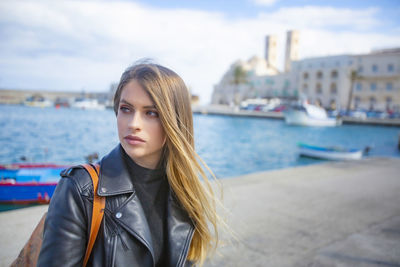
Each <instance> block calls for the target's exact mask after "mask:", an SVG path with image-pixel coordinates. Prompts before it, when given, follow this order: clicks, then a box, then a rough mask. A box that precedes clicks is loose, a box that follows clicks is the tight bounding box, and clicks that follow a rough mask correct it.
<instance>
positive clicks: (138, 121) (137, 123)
mask: <svg viewBox="0 0 400 267" xmlns="http://www.w3.org/2000/svg"><path fill="white" fill-rule="evenodd" d="M142 122H143V121H142V118H141V115H140V112H137V111H136V112H134V113H133V116H132V118H131V121H130V125H129V126H130V127H131V128H133V129H134V130H137V129H141V128H142Z"/></svg>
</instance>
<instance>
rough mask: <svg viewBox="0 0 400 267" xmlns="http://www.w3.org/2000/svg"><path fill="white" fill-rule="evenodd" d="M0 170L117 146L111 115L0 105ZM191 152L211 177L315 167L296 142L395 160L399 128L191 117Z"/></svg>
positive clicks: (68, 160)
mask: <svg viewBox="0 0 400 267" xmlns="http://www.w3.org/2000/svg"><path fill="white" fill-rule="evenodd" d="M0 127H1V129H2V131H1V133H0V147H1V148H2V149H1V150H0V164H8V163H16V162H21V158H23V157H24V158H25V159H26V161H28V162H51V163H57V164H79V163H82V162H84V161H85V156H87V155H89V154H92V153H94V152H97V153H98V154H99V156H100V158H101V157H102V156H104V155H105V154H107V153H108V152H109V151H110V150H111V149H112V148H113V147H114V146H115V145H117V144H118V136H117V130H116V129H117V128H116V119H115V115H114V112H113V111H112V110H102V111H99V110H78V109H65V108H60V109H56V108H32V107H25V106H11V105H2V106H0ZM194 129H195V140H196V150H197V152H198V154H199V155H200V156H201V157H202V158H203V159H204V160H205V162H206V163H207V164H208V165H209V167H210V168H211V169H212V170H213V171H214V173H215V175H216V176H217V177H218V178H226V177H232V176H239V175H242V174H247V173H253V172H258V171H265V170H272V169H280V168H286V167H292V166H299V165H307V164H318V163H320V162H322V161H320V160H315V159H307V158H302V157H299V156H298V148H297V143H299V142H303V143H308V144H313V145H322V146H343V147H347V148H360V149H363V148H365V147H366V146H369V147H370V148H371V150H370V153H369V156H370V157H374V156H388V157H400V153H399V151H398V149H397V144H398V140H399V134H400V127H383V126H360V125H342V126H339V127H300V126H289V125H286V124H285V123H284V121H283V120H273V119H265V118H244V117H228V116H213V115H194Z"/></svg>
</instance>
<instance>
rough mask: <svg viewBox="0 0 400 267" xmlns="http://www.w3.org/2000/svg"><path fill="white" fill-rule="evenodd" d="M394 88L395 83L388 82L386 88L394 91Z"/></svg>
mask: <svg viewBox="0 0 400 267" xmlns="http://www.w3.org/2000/svg"><path fill="white" fill-rule="evenodd" d="M392 89H393V83H386V90H387V91H392Z"/></svg>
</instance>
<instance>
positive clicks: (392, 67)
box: [387, 64, 394, 72]
mask: <svg viewBox="0 0 400 267" xmlns="http://www.w3.org/2000/svg"><path fill="white" fill-rule="evenodd" d="M387 69H388V72H393V71H394V66H393V64H389V65H388V67H387Z"/></svg>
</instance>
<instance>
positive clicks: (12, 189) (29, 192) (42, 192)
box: [0, 182, 57, 204]
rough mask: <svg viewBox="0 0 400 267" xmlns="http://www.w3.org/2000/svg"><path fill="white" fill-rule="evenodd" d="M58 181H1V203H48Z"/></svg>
mask: <svg viewBox="0 0 400 267" xmlns="http://www.w3.org/2000/svg"><path fill="white" fill-rule="evenodd" d="M56 186H57V183H35V182H32V183H13V182H2V183H0V203H1V204H31V203H39V204H47V203H49V202H50V199H51V197H52V196H53V193H54V190H55V188H56Z"/></svg>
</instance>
